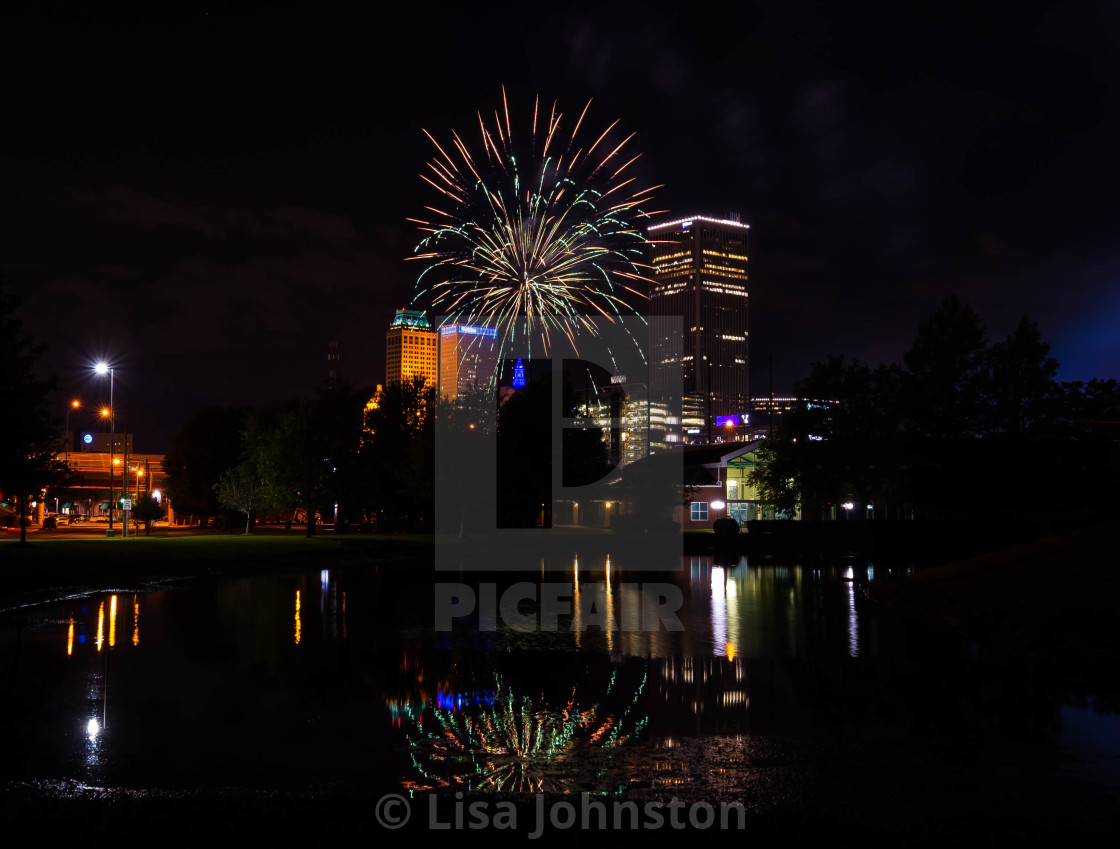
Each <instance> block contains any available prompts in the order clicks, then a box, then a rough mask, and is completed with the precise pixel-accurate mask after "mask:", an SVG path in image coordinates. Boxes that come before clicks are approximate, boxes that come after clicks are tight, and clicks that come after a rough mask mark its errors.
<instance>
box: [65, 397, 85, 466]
mask: <svg viewBox="0 0 1120 849" xmlns="http://www.w3.org/2000/svg"><path fill="white" fill-rule="evenodd" d="M81 406H82V402H81V401H79V400H78V399H77V398H75V399H74V400H73V401H71V402H70V406H69V407H67V408H66V462H67V463H68V464H69V462H70V443H72V442H73V441H74V437H73V435H72V434H71V433H70V411H71V410H77V409H78V408H79V407H81Z"/></svg>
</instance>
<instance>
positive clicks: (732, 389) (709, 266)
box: [648, 215, 750, 442]
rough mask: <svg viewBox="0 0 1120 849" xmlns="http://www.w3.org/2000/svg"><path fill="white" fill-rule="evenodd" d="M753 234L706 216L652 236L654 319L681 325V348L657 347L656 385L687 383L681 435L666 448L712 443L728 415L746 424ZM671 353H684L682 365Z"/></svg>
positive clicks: (672, 436)
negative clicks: (668, 380) (676, 374)
mask: <svg viewBox="0 0 1120 849" xmlns="http://www.w3.org/2000/svg"><path fill="white" fill-rule="evenodd" d="M749 230H750V227H749V226H748V225H746V224H743V223H741V222H740V221H738V220H734V219H718V218H709V217H706V216H702V215H697V216H693V217H691V218H682V219H679V220H677V221H669V222H666V223H663V224H656V225H654V226H652V227H650V228H649V230H648V234H649V239H650V264H651V265H652V267H653V271H652V279H653V282H652V283H651V285H650V293H649V300H650V314H651V315H655V316H680V317H681V318H682V319H683V320H684V344H683V346H680V347H677V346H671V345H669V344H668V343H667V340H666V342H665V343H664V344H661V345H659V344H658V341H657V340H656V339H655V340H653V345H654V355H653V363H652V366H653V375H654V382H655V384H656V383H657V380H658V374H662V375H664V374H666V373H669V372H671V371H672V370H679V371H680V374H681V375H682V377H683V383H682V390H683V410H682V413H683V415H682V421H681V422H680V423H679V426H680V429H679V431H677V432H675V433H674V432H673V431H672V429H670V432H669V433H667V434H666V439H667V441H685V442H700V441H709V435H712V436H714V435H716V434H717V433H718V424H717V420H719V419H720V417H723V416H736V415H738V416H739V421H740V422H741V423H745V421H746V418H747V414H748V413H749V409H748V407H749V403H750V356H749V337H748V329H747V328H748V299H747V293H748V287H747V283H748V277H747V263H748V251H747V234H748V232H749ZM677 344H678V345H679V343H677ZM674 348H676V350H677V351H679V352H680V353H679V357H680V359H679V361H677V356H678V354H677V353H676V352H674ZM669 352H672V353H669ZM671 424H674V425H675V424H677V423H676V422H673V423H671Z"/></svg>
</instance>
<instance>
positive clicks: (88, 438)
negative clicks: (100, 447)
mask: <svg viewBox="0 0 1120 849" xmlns="http://www.w3.org/2000/svg"><path fill="white" fill-rule="evenodd" d="M82 442H84V443H85V444H86V445H92V444H93V434H92V433H83V434H82Z"/></svg>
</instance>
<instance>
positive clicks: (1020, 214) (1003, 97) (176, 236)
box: [0, 1, 1120, 452]
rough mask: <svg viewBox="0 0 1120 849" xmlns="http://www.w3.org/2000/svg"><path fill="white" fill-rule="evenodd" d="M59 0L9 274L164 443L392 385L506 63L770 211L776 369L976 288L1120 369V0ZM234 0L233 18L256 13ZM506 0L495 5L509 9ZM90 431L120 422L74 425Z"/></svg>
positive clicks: (988, 305)
mask: <svg viewBox="0 0 1120 849" xmlns="http://www.w3.org/2000/svg"><path fill="white" fill-rule="evenodd" d="M281 5H283V4H271V3H261V4H219V6H220V7H219V8H208V7H207V6H206V5H203V4H197V3H161V4H155V5H154V6H152V7H150V8H152V9H158V15H156V14H153V13H148V16H146V17H144V16H141V17H137V16H136V15H135V14H134V13H133V12H132V11H123V10H122V9H121V7H119V6H116V5H114V4H82V5H81V6H79V5H78V4H74V5H73V8H71V7H68V6H66V5H61V4H52V3H43V2H36V3H29V4H25V6H24V7H23V8H17V9H15V10H12V9H8V10H6V11H5V12H4V13H2V14H3V15H4V16H5V18H6V20H5V23H4V26H3V30H4V49H3V56H2V58H0V63H2V66H3V72H4V98H3V105H2V106H0V109H2V110H3V111H2V113H0V114H3V116H4V118H3V126H4V129H3V132H2V133H0V163H2V173H3V187H4V188H3V191H2V192H0V204H3V206H2V209H3V213H4V221H5V226H4V239H3V251H2V254H0V273H2V282H3V286H4V287H5V288H6V289H7V290H8V291H10V292H13V293H15V294H17V295H19V296H20V297H21V298H22V300H23V304H24V313H23V317H24V319H25V323H26V329H27V330H28V331H29V332H30V333H31V334H32V335H33V336H34V337H35V338H36V340H37V341H40V342H45V343H47V345H48V346H49V353H48V355H47V357H46V358H45V363H44V365H45V368H46V369H47V370H49V371H51V372H54V373H56V374H57V375H58V376H59V379H60V388H61V392H60V395H59V397H58V398H57V405H56V406H57V408H58V414H59V416H60V417H61V416H62V414H63V412H64V409H65V403H66V399H67V398H68V397H71V396H76V397H81V398H83V399H85V400H86V401H87V402H88V403H91V404H92V403H93V402H95V401H101V400H107V395H108V391H107V387H105V383H104V381H101V380H98V379H95V378H93V377H92V376H91V374H90V371H89V367H88V366H89V364H90V363H91V362H92V361H94V360H95V359H97V358H99V357H104V358H107V359H110V360H111V361H113V362H114V363H115V364H116V366H117V372H116V394H117V399H116V400H117V407H118V414H119V418H118V429H125V430H128V431H130V432H136V437H135V445H136V449H137V450H139V451H157V452H158V451H163V450H165V449H166V448H167V447H168V444H169V440H170V437H171V436H172V435H173V434H174V433H175V432H176V431H177V430H178V429H179V427H180V426H181V425H182V424H183V422H184V421H185V420H186V418H187V417H188V415H189V414H190V412H191V411H192V410H194V409H196V408H198V407H200V406H202V405H205V404H213V403H221V404H241V403H255V402H258V401H265V400H278V399H284V398H291V397H299V396H306V395H309V394H310V393H311V391H312V389H313V387H314V386H316V385H317V384H319V383H320V382H321V381H322V380H323V379H324V378H325V377H326V374H327V359H326V354H327V343H328V341H330V340H337V341H338V342H339V349H340V354H341V370H342V373H343V375H344V376H345V377H347V378H349V379H350V380H351V381H352V382H354V383H358V384H374V383H377V382H380V381H382V380H383V378H384V359H385V342H384V336H385V329H386V327H387V325H388V322H389V320H390V318H391V317H392V313H393V311H394V310H395V309H398V308H401V307H404V306H407V305H408V304H409V302H410V300H411V296H412V289H413V284H414V282H415V279H416V275H417V273H418V272H419V266H418V264H416V263H407V262H405V261H404V257H406V256H408V255H409V254H411V253H412V251H413V248H414V247H415V244H416V242H417V240H418V238H417V234H416V230H415V227H414V226H413V225H411V224H409V223H408V222H407V221H406V218H407V217H409V216H417V215H420V214H422V211H423V207H424V205H425V204H427V203H431V202H433V201H434V199H435V198H434V192H433V190H432V189H431V188H430V187H428V186H427V185H426V184H424V183H423V182H422V181H421V180H420V177H419V174H420V173H421V171H423V170H424V167H425V162H426V161H427V160H428V159H429V158H430V157H431V155H432V152H433V148H432V146H431V143H430V142H428V140H427V139H426V138H425V137H424V135H423V133H422V129H425V128H426V129H428V130H429V131H431V132H432V133H433V134H434V135H435V136H436V137H437V138H440V139H446V138H448V137H449V135H450V130H451V129H452V128H456V129H458V130H459V131H460V132H461V133H463V134H464V136H465V137H466V138H467V139H468V141H469V142H470V143H472V144H473V143H474V142H475V138H476V136H477V130H476V127H477V118H476V117H475V113H476V111H477V110H480V109H481V110H484V111H485V112H486V113H487V114H492V112H493V110H494V109H495V108H498V107H499V106H500V103H501V86H502V85H503V84H504V85H505V86H506V89H507V91H508V94H509V98H510V105H511V108H512V109H513V111H514V113H515V114H514V121H515V129H516V128H517V122H518V121H517V119H518V116H519V115H520V116H521V117H522V120H521V122H520V123H521V126H526V125H527V122H528V116H529V113H530V110H531V108H532V102H533V98H534V97H535V96H536V95H537V94H539V95H540V96H541V98H542V101H544V102H547V103H551V101H552V100H556V101H558V103H559V108H560V109H561V111H563V112H564V113H565V116H571V118H573V119H574V117H575V116H576V115H578V113H579V111H580V110H581V109H582V108H583V106H584V104H585V103H586V102H587V100H588V99H589V98H591V99H592V100H593V102H592V105H591V109H590V110H589V112H588V118H587V120H588V122H589V126H592V127H596V128H600V129H601V128H604V127H606V126H607V125H608V124H609V123H610V122H611V121H613V120H615V119H616V118H618V119H621V120H620V125H619V126H620V128H621V129H623V130H625V131H626V132H627V133H629V132H634V133H636V136H635V138H634V140H633V141H632V142H631V145H632V146H633V149H634V150H635V151H640V152H643V154H644V155H643V157H642V159H641V160H639V162H638V164H637V166H636V167H637V172H636V173H637V176H638V178H639V181H640V182H641V183H642V184H644V185H662V186H663V187H662V188H660V189H658V190H657V192H656V193H655V195H654V198H655V203H654V204H653V205H652V206H653V208H656V209H662V210H666V211H667V213H668V214H671V215H674V216H676V217H680V216H684V215H692V214H710V215H716V216H725V215H726V214H727V213H729V212H737V213H739V214H740V215H741V216H742V220H743V221H745V222H747V223H749V224H750V225H751V233H752V237H751V238H752V249H751V278H752V279H751V328H750V329H751V338H752V345H751V356H752V360H753V367H752V387H753V389H754V391H755V392H756V393H762V392H764V391H765V390H766V384H767V373H766V363H767V355H768V354H773V357H774V371H775V384H776V386H775V388H776V389H777V390H779V391H788V389H789V388H790V386H791V385H792V382H793V381H794V380H796V379H797V378H799V377H801V376H803V375H804V374H805V372H806V370H807V368H808V364H809V363H810V362H811V361H814V360H820V359H822V358H824V357H825V356H827V355H828V354H844V355H846V356H850V357H857V358H859V359H862V360H867V361H869V362H871V363H872V364H877V363H879V362H883V361H889V360H896V359H898V358H899V357H900V356H901V354H902V352H903V351H904V350H905V349H906V347H907V346H908V345H909V343H910V342H911V340H912V339H913V337H914V333H915V331H916V327H917V323H918V322H919V320H921V319H922V318H924V317H926V316H928V315H929V314H930V313H932V312H933V310H934V309H935V308H936V306H937V304H938V302H939V301H940V300H941V299H942V298H943V297H944V296H945V295H947V294H949V293H951V292H957V293H958V294H959V295H960V296H961V298H962V299H963V300H965V301H966V302H968V303H970V304H972V305H973V307H974V308H975V309H976V310H977V311H978V312H979V313H980V315H981V316H982V317H983V318H984V319H985V321H986V322H987V324H988V328H989V341H998V340H1001V339H1002V338H1003V337H1004V336H1006V334H1007V333H1008V332H1009V331H1010V330H1011V329H1012V328H1013V326H1014V325H1015V324H1016V323H1017V321H1018V319H1019V316H1020V315H1022V314H1024V313H1025V314H1027V315H1028V316H1030V317H1031V318H1033V319H1036V320H1037V321H1039V323H1040V326H1041V331H1042V335H1043V338H1044V339H1045V340H1047V341H1049V342H1051V344H1052V345H1053V350H1052V354H1053V355H1054V356H1055V357H1056V358H1057V359H1058V361H1059V362H1060V363H1061V371H1060V373H1059V377H1060V378H1061V379H1063V380H1087V379H1090V378H1093V377H1105V378H1107V377H1120V286H1118V285H1116V281H1117V279H1118V275H1120V240H1118V239H1117V237H1116V234H1117V231H1118V224H1120V203H1118V202H1117V191H1116V190H1117V187H1118V186H1120V179H1118V178H1120V166H1118V164H1117V163H1118V158H1117V151H1120V93H1118V87H1120V84H1118V81H1120V7H1118V6H1117V5H1116V4H1115V3H1107V2H1100V3H1090V4H1035V3H1029V2H1028V3H1018V4H999V5H998V6H995V5H993V6H991V7H982V6H980V5H978V4H975V3H944V2H939V3H936V4H930V5H928V6H921V5H918V4H915V3H883V4H878V5H866V4H853V3H822V4H819V5H817V4H810V3H801V2H784V1H783V2H770V3H735V4H728V5H727V6H726V7H725V8H721V7H719V6H718V5H717V4H704V3H682V2H676V3H672V4H653V3H613V4H604V6H603V7H601V8H596V7H594V6H590V7H589V10H588V11H580V8H581V7H580V6H578V5H576V4H568V3H563V4H559V3H557V4H532V3H524V4H516V5H511V6H508V7H502V8H499V7H497V6H493V7H491V6H486V7H484V6H482V4H467V3H456V4H452V5H450V6H447V7H445V6H443V5H442V4H438V3H399V4H393V5H392V6H383V7H381V8H380V10H378V11H375V10H374V4H366V6H365V8H366V9H368V11H366V12H363V13H354V12H343V11H340V10H331V9H330V8H329V7H327V6H325V5H323V4H315V5H312V4H308V5H306V6H303V7H298V6H283V8H279V6H281ZM231 9H232V10H233V11H231ZM484 9H485V11H483V10H484ZM72 425H73V426H74V428H75V429H80V428H88V427H90V426H91V422H89V421H76V420H73V421H72Z"/></svg>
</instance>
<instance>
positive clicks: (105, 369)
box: [93, 362, 117, 537]
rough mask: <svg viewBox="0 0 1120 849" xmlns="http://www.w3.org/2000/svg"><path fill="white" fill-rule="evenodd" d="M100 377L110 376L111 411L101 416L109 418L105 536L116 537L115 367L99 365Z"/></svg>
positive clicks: (105, 411)
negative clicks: (114, 492) (107, 501)
mask: <svg viewBox="0 0 1120 849" xmlns="http://www.w3.org/2000/svg"><path fill="white" fill-rule="evenodd" d="M93 368H94V371H96V372H97V373H98V374H99V375H101V376H105V375H106V374H107V375H109V409H108V410H103V411H102V412H101V415H103V416H105V415H108V417H109V530H108V531H107V532H106V533H105V536H107V537H111V536H116V534H115V533H114V532H113V442H114V441H115V439H116V434H117V428H116V418H117V417H116V416H115V415H114V414H113V367H112V366H111V365H109V364H108V363H104V362H102V363H98V364H97V365H96V366H94V367H93Z"/></svg>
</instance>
